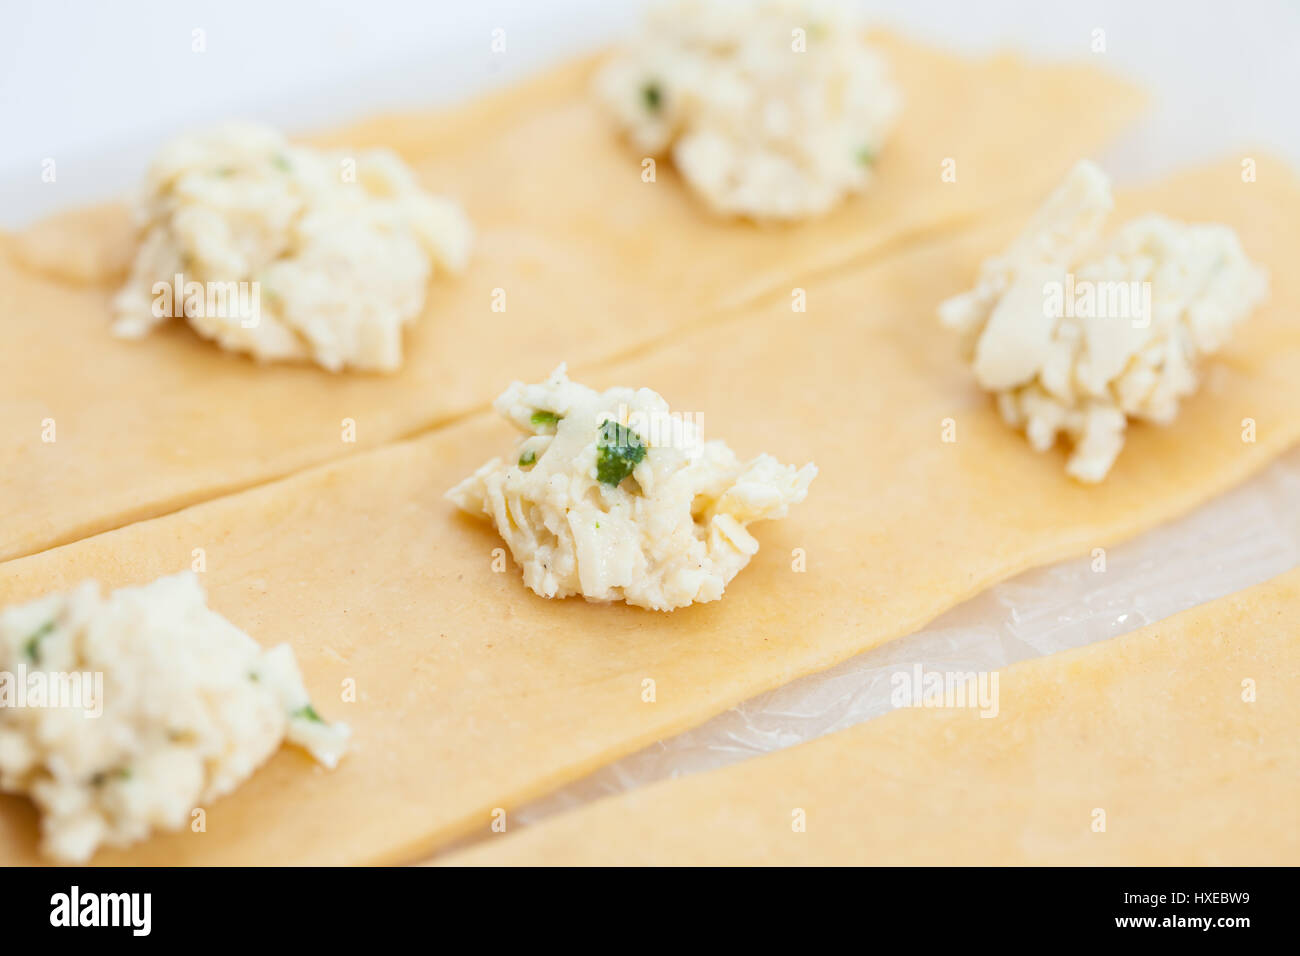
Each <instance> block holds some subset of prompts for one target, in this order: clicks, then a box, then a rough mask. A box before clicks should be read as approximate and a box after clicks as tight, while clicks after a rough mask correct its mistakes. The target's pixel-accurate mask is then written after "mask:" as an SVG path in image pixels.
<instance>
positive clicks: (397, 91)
mask: <svg viewBox="0 0 1300 956" xmlns="http://www.w3.org/2000/svg"><path fill="white" fill-rule="evenodd" d="M0 3H2V6H0V11H3V15H2V19H0V84H3V85H2V86H0V89H2V91H3V93H2V96H0V118H2V119H3V123H0V225H16V224H20V223H22V222H24V221H26V220H28V219H30V218H32V217H33V216H35V215H37V214H39V213H41V212H44V211H48V210H50V209H52V208H56V207H58V206H62V205H68V204H72V203H75V202H78V201H81V200H83V199H86V198H91V197H98V196H108V195H113V194H115V193H120V192H122V191H124V190H125V189H127V188H129V187H130V185H131V184H132V183H134V182H135V181H136V180H137V179H138V177H139V176H140V174H141V171H142V169H143V166H144V163H145V162H146V161H147V160H148V157H149V155H150V154H151V153H152V151H153V149H154V148H155V147H156V146H157V145H158V143H159V142H161V141H162V140H163V139H164V138H166V137H167V136H169V135H171V134H173V133H175V132H176V131H178V130H180V129H183V128H186V127H190V126H199V125H203V124H205V123H209V122H213V121H217V120H221V119H225V118H229V117H232V116H241V117H249V118H257V119H263V120H267V121H270V122H274V123H277V124H279V125H281V126H283V127H285V128H287V129H289V130H305V129H310V128H312V127H320V126H327V125H332V124H335V123H338V122H342V121H344V120H347V119H349V118H351V117H354V116H358V115H362V114H364V113H366V112H369V111H373V110H376V109H382V108H386V107H401V106H415V105H421V104H434V103H438V102H445V101H449V100H454V99H458V98H461V97H464V96H465V95H466V94H468V93H470V92H472V91H474V90H476V89H482V88H484V87H487V86H491V85H498V84H500V83H503V82H506V81H507V80H509V79H511V78H514V77H518V76H522V75H524V74H526V73H528V72H530V71H532V70H534V69H537V68H538V67H540V66H542V65H544V64H545V63H547V62H550V61H553V60H555V59H557V58H559V57H561V56H563V55H565V54H566V53H570V52H574V51H578V50H582V49H586V48H589V47H591V46H594V45H596V44H599V43H601V42H603V41H606V40H608V39H612V38H614V37H617V36H618V35H620V34H625V33H627V32H629V31H630V30H631V29H632V28H633V27H634V25H635V23H636V21H637V19H638V16H639V10H640V8H641V7H643V6H644V4H643V3H639V2H625V3H617V2H613V0H605V2H599V0H533V2H522V0H477V2H464V0H455V2H450V0H448V2H424V3H420V2H415V0H405V2H404V0H367V2H364V3H272V2H269V0H261V2H256V0H225V2H200V3H184V2H176V0H172V2H165V0H133V2H115V3H89V2H78V3H73V2H64V3H60V2H49V0H46V2H36V0H0ZM866 6H867V9H868V10H869V11H871V12H872V13H873V16H874V19H875V20H876V21H877V22H882V23H886V24H891V25H894V26H896V27H898V28H900V29H903V30H906V31H907V32H909V33H911V34H913V35H915V36H921V37H925V38H928V39H930V40H932V41H934V42H938V43H941V44H944V45H947V46H950V47H953V48H957V49H963V50H969V51H975V52H983V51H991V50H994V49H997V48H999V47H1007V46H1011V47H1015V48H1018V49H1020V50H1022V51H1023V52H1025V53H1027V54H1029V55H1032V56H1034V57H1039V58H1044V59H1052V58H1073V59H1085V60H1087V59H1092V60H1094V61H1096V62H1100V63H1102V64H1103V65H1106V66H1108V67H1109V68H1111V69H1114V70H1117V71H1120V72H1122V73H1125V74H1127V75H1128V76H1130V77H1131V78H1133V79H1136V80H1138V81H1139V82H1140V83H1141V84H1142V85H1144V86H1145V87H1146V88H1147V89H1148V90H1149V91H1150V93H1151V95H1152V98H1153V103H1152V108H1151V111H1150V112H1149V113H1148V115H1147V117H1146V118H1145V120H1144V121H1143V123H1142V124H1141V125H1140V127H1138V128H1137V129H1135V130H1134V131H1132V132H1131V133H1130V134H1127V135H1126V136H1125V137H1124V138H1123V139H1121V140H1120V141H1119V142H1117V143H1116V144H1114V145H1113V146H1112V147H1111V148H1110V149H1109V150H1108V151H1107V152H1106V153H1105V154H1103V160H1104V161H1105V163H1106V165H1107V166H1108V167H1109V169H1110V170H1111V171H1112V172H1113V173H1114V174H1115V175H1116V178H1117V179H1119V180H1121V181H1124V180H1134V179H1140V178H1146V177H1150V176H1153V175H1157V174H1160V173H1163V172H1165V171H1168V170H1170V169H1173V168H1177V167H1178V166H1181V165H1186V164H1190V163H1194V162H1196V161H1199V160H1204V159H1213V158H1217V157H1220V156H1223V155H1226V154H1229V153H1237V154H1240V152H1241V151H1242V150H1243V149H1245V148H1258V147H1259V146H1264V147H1269V148H1272V149H1273V150H1275V151H1278V152H1280V153H1282V154H1284V155H1286V156H1288V157H1289V158H1290V160H1291V161H1292V163H1293V164H1294V165H1296V166H1297V167H1298V168H1300V109H1298V108H1297V106H1296V102H1295V101H1296V96H1297V93H1298V92H1300V2H1288V0H1245V2H1235V3H1230V2H1226V0H1225V2H1219V3H1211V2H1205V0H1201V2H1189V0H1181V2H1173V0H1169V2H1163V0H1162V2H1155V0H1147V2H1142V0H1087V2H1074V3H1062V2H1056V0H982V2H980V3H974V2H959V0H948V2H937V0H906V2H905V0H882V2H876V3H870V4H867V5H866ZM196 28H199V29H203V30H204V31H206V41H207V50H206V52H205V53H202V54H197V53H194V52H192V51H191V42H192V31H193V30H194V29H196ZM495 28H503V29H505V31H506V42H507V51H506V53H505V54H504V55H494V54H492V53H491V51H490V46H489V44H490V39H491V33H492V30H493V29H495ZM1098 28H1100V29H1102V30H1105V33H1106V43H1107V52H1106V53H1105V54H1104V56H1100V57H1098V56H1096V55H1094V54H1092V53H1091V52H1090V48H1089V45H1090V43H1091V41H1092V35H1093V30H1094V29H1098ZM1069 120H1070V118H1069V117H1061V122H1062V123H1068V122H1069ZM1037 135H1039V136H1041V137H1044V138H1047V137H1050V136H1052V135H1053V130H1052V129H1050V128H1045V129H1042V130H1039V131H1038V132H1037ZM1033 148H1034V141H1033V138H1030V139H1027V140H1026V142H1025V149H1026V150H1032V149H1033ZM47 157H52V158H54V159H55V160H56V162H57V163H58V171H59V176H58V182H57V185H55V186H50V185H47V184H43V183H41V181H40V165H41V161H42V160H43V159H45V158H47ZM1297 563H1300V451H1297V452H1293V453H1292V454H1291V455H1290V456H1288V457H1287V458H1286V459H1285V460H1283V461H1282V462H1279V463H1278V464H1276V465H1274V466H1273V467H1272V468H1270V469H1269V470H1268V471H1267V472H1266V473H1265V474H1264V475H1262V476H1260V477H1258V478H1256V479H1255V480H1253V481H1251V482H1250V483H1248V484H1247V485H1245V486H1243V487H1242V488H1240V489H1238V490H1236V491H1235V492H1233V493H1231V494H1229V495H1225V496H1223V497H1221V498H1219V499H1217V500H1216V501H1214V502H1212V503H1211V504H1209V505H1208V506H1206V507H1205V508H1202V509H1200V510H1199V511H1197V512H1196V513H1194V514H1192V515H1190V516H1188V517H1187V518H1185V519H1183V520H1181V521H1178V522H1174V523H1172V524H1170V525H1168V526H1166V527H1164V528H1161V529H1158V530H1157V531H1155V532H1152V533H1150V534H1148V535H1144V536H1142V537H1141V538H1139V539H1137V540H1135V541H1133V542H1129V543H1127V544H1125V545H1122V546H1120V547H1117V548H1114V549H1111V551H1110V552H1109V554H1108V570H1107V571H1106V573H1104V574H1098V573H1096V572H1095V570H1094V568H1093V567H1092V563H1091V561H1090V560H1088V559H1085V560H1078V561H1073V562H1066V563H1064V564H1061V565H1058V566H1056V567H1053V568H1047V569H1042V570H1039V571H1035V572H1031V573H1029V574H1026V575H1022V576H1020V577H1018V578H1016V579H1015V580H1013V581H1009V582H1006V583H1005V584H1002V585H999V586H998V587H996V588H993V589H991V590H990V591H988V592H986V593H984V594H982V595H980V596H979V597H978V598H976V599H974V600H972V601H969V602H967V603H965V604H963V605H961V606H960V607H958V608H956V609H954V610H953V611H951V612H950V613H948V614H946V615H944V616H943V617H942V618H940V619H939V620H938V621H935V622H934V623H933V624H931V625H930V626H928V627H926V628H925V629H924V630H922V631H921V632H919V633H917V634H914V635H911V636H909V637H907V638H905V639H903V640H899V641H895V642H892V643H890V644H888V645H886V646H884V647H881V648H878V649H877V650H875V651H871V652H868V653H865V654H862V655H859V656H858V657H856V658H854V659H852V660H850V661H848V662H846V663H845V664H843V665H841V666H840V667H837V668H835V669H833V670H831V671H830V672H828V673H825V674H820V675H815V676H813V677H810V678H807V679H805V680H801V681H796V682H794V683H792V684H790V685H788V686H786V687H783V688H780V689H778V690H775V691H773V692H771V693H768V694H764V695H762V696H760V697H758V698H756V699H754V700H752V701H749V702H747V703H746V704H745V705H743V706H741V707H738V708H735V709H734V710H731V711H729V712H727V713H725V714H723V715H721V716H719V717H717V718H716V719H715V720H712V721H710V722H708V723H706V724H704V725H702V726H701V727H698V728H695V729H694V730H692V731H690V732H688V733H686V734H683V735H681V736H679V737H676V738H673V739H671V740H668V741H664V742H661V743H659V744H656V745H654V746H653V747H650V748H647V749H646V750H644V751H642V752H640V753H637V754H634V755H631V756H629V757H627V758H625V759H623V760H620V761H618V762H616V763H614V764H612V765H610V766H608V767H605V768H602V769H601V770H599V771H598V772H596V773H595V774H593V775H591V776H590V777H588V778H587V779H585V780H582V781H578V782H577V783H575V784H573V785H571V786H569V787H566V788H564V789H563V790H561V791H559V792H558V793H555V794H552V795H550V796H549V797H547V798H546V799H544V800H541V801H538V802H537V803H535V804H534V805H532V806H530V807H527V808H523V809H522V810H521V811H519V812H516V813H515V814H514V817H513V819H514V822H515V823H516V824H518V823H523V824H525V825H526V824H527V823H529V822H531V821H533V820H536V819H539V818H541V817H543V816H546V815H548V814H550V813H554V812H557V811H559V810H563V809H565V808H568V807H571V806H574V805H576V804H579V803H582V802H585V801H588V800H590V799H593V798H595V797H599V796H601V795H604V794H608V793H612V792H617V791H619V790H624V789H627V788H630V787H635V786H641V785H644V784H645V783H647V782H649V781H652V780H655V779H658V778H662V777H665V776H675V775H679V774H682V773H688V772H693V771H699V770H704V769H709V768H713V767H717V766H721V765H723V764H726V763H730V762H734V761H736V760H739V759H744V758H746V757H750V756H753V755H756V754H759V753H763V752H766V751H770V750H773V749H777V748H780V747H787V746H791V745H793V744H795V743H798V742H800V741H803V740H807V739H810V738H812V737H815V736H818V735H820V734H824V733H828V732H830V731H833V730H838V729H842V728H844V727H846V726H849V725H851V724H854V723H858V722H860V721H862V720H866V719H869V718H871V717H874V716H878V715H879V714H881V713H884V712H885V711H886V710H887V709H888V708H889V693H890V676H891V675H892V674H893V673H894V672H896V671H898V670H906V669H908V668H910V667H911V665H912V664H913V663H922V664H924V665H925V666H926V667H927V668H933V669H938V670H986V669H987V670H991V669H997V668H1001V667H1004V666H1006V665H1007V664H1009V663H1012V662H1014V661H1017V660H1021V659H1024V658H1027V657H1033V656H1036V655H1040V654H1047V653H1052V652H1054V651H1058V650H1061V649H1064V648H1067V647H1074V646H1078V645H1082V644H1087V643H1091V642H1094V641H1098V640H1103V639H1105V638H1108V637H1112V636H1115V635H1118V634H1122V633H1125V632H1128V631H1131V630H1133V629H1134V628H1136V627H1139V626H1141V625H1143V624H1146V623H1149V622H1151V621H1155V620H1159V619H1161V618H1164V617H1166V616H1168V615H1170V614H1172V613H1175V612H1176V611H1178V610H1181V609H1183V608H1186V607H1190V606H1192V605H1194V604H1197V603H1200V602H1202V601H1206V600H1210V599H1212V598H1214V597H1218V596H1220V595H1223V594H1227V593H1230V592H1232V591H1235V590H1238V589H1241V588H1243V587H1247V586H1249V585H1251V584H1253V583H1256V582H1259V581H1262V580H1265V579H1267V578H1268V577H1271V576H1273V575H1275V574H1278V573H1280V572H1282V571H1284V570H1286V569H1288V568H1291V567H1294V566H1295V565H1296V564H1297Z"/></svg>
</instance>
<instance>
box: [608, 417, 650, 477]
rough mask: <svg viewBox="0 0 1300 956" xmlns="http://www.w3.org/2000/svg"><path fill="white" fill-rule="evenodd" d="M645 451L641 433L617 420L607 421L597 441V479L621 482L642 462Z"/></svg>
mask: <svg viewBox="0 0 1300 956" xmlns="http://www.w3.org/2000/svg"><path fill="white" fill-rule="evenodd" d="M645 452H646V446H645V442H643V441H642V440H641V436H640V435H638V434H637V433H636V432H634V431H632V429H630V428H628V427H627V426H626V425H620V424H619V423H618V422H616V421H607V422H605V424H603V425H601V426H600V438H599V440H597V442H596V479H597V480H598V481H599V482H600V483H601V484H604V485H617V484H619V483H620V482H621V481H622V480H623V479H624V478H626V477H627V476H628V475H630V474H632V470H633V469H634V468H636V466H637V465H639V464H640V463H641V460H642V459H643V458H645Z"/></svg>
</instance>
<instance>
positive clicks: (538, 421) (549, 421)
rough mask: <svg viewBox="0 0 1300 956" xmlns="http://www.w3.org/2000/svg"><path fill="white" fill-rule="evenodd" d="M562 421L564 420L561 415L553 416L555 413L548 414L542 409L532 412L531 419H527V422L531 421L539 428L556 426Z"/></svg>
mask: <svg viewBox="0 0 1300 956" xmlns="http://www.w3.org/2000/svg"><path fill="white" fill-rule="evenodd" d="M563 420H564V416H563V415H557V414H555V412H548V411H546V410H545V409H543V408H539V409H538V410H537V411H535V412H533V417H532V418H530V419H529V421H531V422H532V423H533V424H534V425H539V426H540V425H556V424H559V423H560V422H561V421H563Z"/></svg>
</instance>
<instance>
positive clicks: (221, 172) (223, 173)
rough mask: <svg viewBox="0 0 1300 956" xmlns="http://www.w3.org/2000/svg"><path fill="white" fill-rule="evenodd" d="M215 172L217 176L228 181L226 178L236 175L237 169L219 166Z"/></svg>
mask: <svg viewBox="0 0 1300 956" xmlns="http://www.w3.org/2000/svg"><path fill="white" fill-rule="evenodd" d="M215 172H216V175H218V176H220V177H221V178H222V179H226V178H228V177H230V176H233V175H235V167H234V166H218V167H217V168H216V170H215Z"/></svg>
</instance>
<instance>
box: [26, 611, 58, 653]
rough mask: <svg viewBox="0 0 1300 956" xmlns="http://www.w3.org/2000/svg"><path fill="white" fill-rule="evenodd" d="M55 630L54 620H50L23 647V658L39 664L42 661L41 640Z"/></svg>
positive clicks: (34, 632)
mask: <svg viewBox="0 0 1300 956" xmlns="http://www.w3.org/2000/svg"><path fill="white" fill-rule="evenodd" d="M53 630H54V618H50V619H49V620H48V621H46V622H45V623H44V624H42V625H41V626H40V627H38V628H37V629H36V630H35V631H33V632H32V636H31V637H29V638H27V643H26V644H24V645H23V656H25V657H26V658H27V659H28V660H29V661H31V662H32V663H33V664H39V663H40V661H41V646H40V645H41V638H43V637H45V636H46V635H47V634H49V633H50V632H51V631H53Z"/></svg>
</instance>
